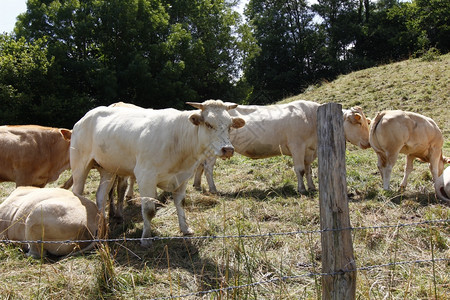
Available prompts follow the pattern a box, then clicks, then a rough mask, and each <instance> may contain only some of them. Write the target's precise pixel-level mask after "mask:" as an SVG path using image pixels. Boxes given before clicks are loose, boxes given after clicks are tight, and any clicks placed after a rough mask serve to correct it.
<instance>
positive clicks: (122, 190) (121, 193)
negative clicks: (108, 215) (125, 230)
mask: <svg viewBox="0 0 450 300" xmlns="http://www.w3.org/2000/svg"><path fill="white" fill-rule="evenodd" d="M127 188H128V177H122V176H118V178H117V209H116V210H115V211H114V217H115V218H118V219H123V200H124V199H125V194H126V191H127Z"/></svg>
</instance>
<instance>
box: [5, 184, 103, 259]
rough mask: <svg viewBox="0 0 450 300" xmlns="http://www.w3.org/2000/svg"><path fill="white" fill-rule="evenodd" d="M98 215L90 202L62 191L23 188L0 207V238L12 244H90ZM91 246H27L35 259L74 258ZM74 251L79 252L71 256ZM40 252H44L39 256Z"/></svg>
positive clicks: (95, 207) (96, 225) (14, 192)
mask: <svg viewBox="0 0 450 300" xmlns="http://www.w3.org/2000/svg"><path fill="white" fill-rule="evenodd" d="M99 216H100V214H99V211H98V209H97V206H96V205H95V203H94V202H93V201H90V200H89V199H86V198H84V197H81V196H76V195H74V194H73V193H72V192H71V191H68V190H65V189H61V188H37V187H29V186H23V187H18V188H17V189H15V190H14V191H13V192H12V193H11V195H9V197H8V198H7V199H6V200H5V201H3V203H2V204H1V205H0V237H2V238H7V239H10V240H13V241H38V240H41V241H67V240H71V241H74V240H90V239H92V238H93V237H94V236H95V235H96V233H97V230H98V224H99ZM93 246H94V243H93V242H90V241H87V242H83V243H79V244H78V243H43V244H37V243H29V245H28V250H29V251H28V253H27V255H29V256H32V257H34V258H39V257H41V256H45V254H46V252H48V253H50V254H53V255H69V254H77V253H81V252H84V251H87V250H88V249H91V248H92V247H93ZM77 248H81V250H80V251H77V252H74V251H76V250H77ZM41 250H43V252H41Z"/></svg>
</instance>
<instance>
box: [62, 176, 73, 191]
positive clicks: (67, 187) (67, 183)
mask: <svg viewBox="0 0 450 300" xmlns="http://www.w3.org/2000/svg"><path fill="white" fill-rule="evenodd" d="M72 185H73V176H72V175H70V177H69V179H67V181H66V182H64V183H63V185H61V186H60V188H62V189H66V190H68V189H69V188H70V187H71V186H72Z"/></svg>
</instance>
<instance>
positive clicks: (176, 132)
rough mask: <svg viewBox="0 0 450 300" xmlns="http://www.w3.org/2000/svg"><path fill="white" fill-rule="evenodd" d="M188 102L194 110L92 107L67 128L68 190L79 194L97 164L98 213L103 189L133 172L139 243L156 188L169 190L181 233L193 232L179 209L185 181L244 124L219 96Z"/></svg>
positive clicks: (224, 151) (222, 152) (228, 149)
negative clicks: (139, 218) (139, 219)
mask: <svg viewBox="0 0 450 300" xmlns="http://www.w3.org/2000/svg"><path fill="white" fill-rule="evenodd" d="M188 104H190V105H192V106H194V107H196V108H198V109H199V110H197V111H178V110H175V109H162V110H149V109H134V108H128V107H97V108H95V109H93V110H91V111H89V112H88V113H87V114H86V115H85V116H84V117H83V118H81V120H80V121H78V122H77V123H76V124H75V126H74V128H73V133H72V139H71V148H70V164H71V168H72V174H73V191H74V193H76V194H82V193H83V189H84V184H85V181H86V177H87V174H88V172H89V170H90V169H91V167H92V166H93V164H94V163H96V164H98V165H99V166H100V167H101V168H99V171H100V185H99V188H98V191H97V205H98V207H99V208H100V210H101V212H102V213H103V215H104V213H105V199H106V193H107V192H108V191H109V190H110V189H111V186H112V184H113V182H114V180H113V179H114V177H115V176H116V175H119V176H132V175H134V176H135V178H136V181H137V184H138V186H139V191H140V195H141V197H143V200H142V204H141V205H142V216H143V221H144V226H143V232H142V239H141V244H142V245H143V246H149V245H150V244H151V240H150V239H146V238H148V237H150V236H151V233H150V221H151V219H152V218H153V217H154V215H155V213H156V203H157V200H156V189H157V187H159V188H161V189H163V190H165V191H169V192H172V195H173V199H174V202H175V207H176V210H177V215H178V222H179V226H180V230H181V232H182V233H183V234H185V235H189V234H192V233H193V231H192V230H191V229H190V228H189V227H188V225H187V223H186V217H185V213H184V209H183V207H182V200H183V199H184V197H185V195H186V184H187V181H188V179H189V178H190V177H191V176H192V175H193V174H194V171H195V169H196V168H197V166H198V164H199V162H200V161H202V160H204V157H205V156H206V155H210V154H211V153H213V154H214V155H217V156H219V157H231V156H232V155H233V153H234V147H233V145H232V144H231V142H230V140H229V130H230V129H231V128H240V127H242V126H244V124H245V121H244V120H243V119H242V118H237V117H235V118H232V117H230V115H229V113H228V110H230V109H233V108H236V107H237V104H233V103H223V102H222V101H220V100H208V101H205V102H203V103H188Z"/></svg>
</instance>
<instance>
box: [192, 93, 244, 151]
mask: <svg viewBox="0 0 450 300" xmlns="http://www.w3.org/2000/svg"><path fill="white" fill-rule="evenodd" d="M188 104H190V105H192V106H194V107H196V108H199V109H201V112H200V113H193V114H192V115H191V116H190V117H189V120H190V121H191V122H192V123H193V124H194V125H196V126H199V139H200V141H201V143H204V144H205V145H207V148H209V149H208V150H210V151H212V153H213V154H214V155H215V156H219V157H221V158H230V157H231V156H233V154H234V147H233V145H232V144H231V141H230V129H231V128H241V127H242V126H244V124H245V121H244V120H243V119H242V118H232V117H231V116H230V115H229V113H228V110H229V109H233V108H235V107H236V106H237V104H234V103H223V102H222V101H220V100H208V101H205V102H203V103H188Z"/></svg>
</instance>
